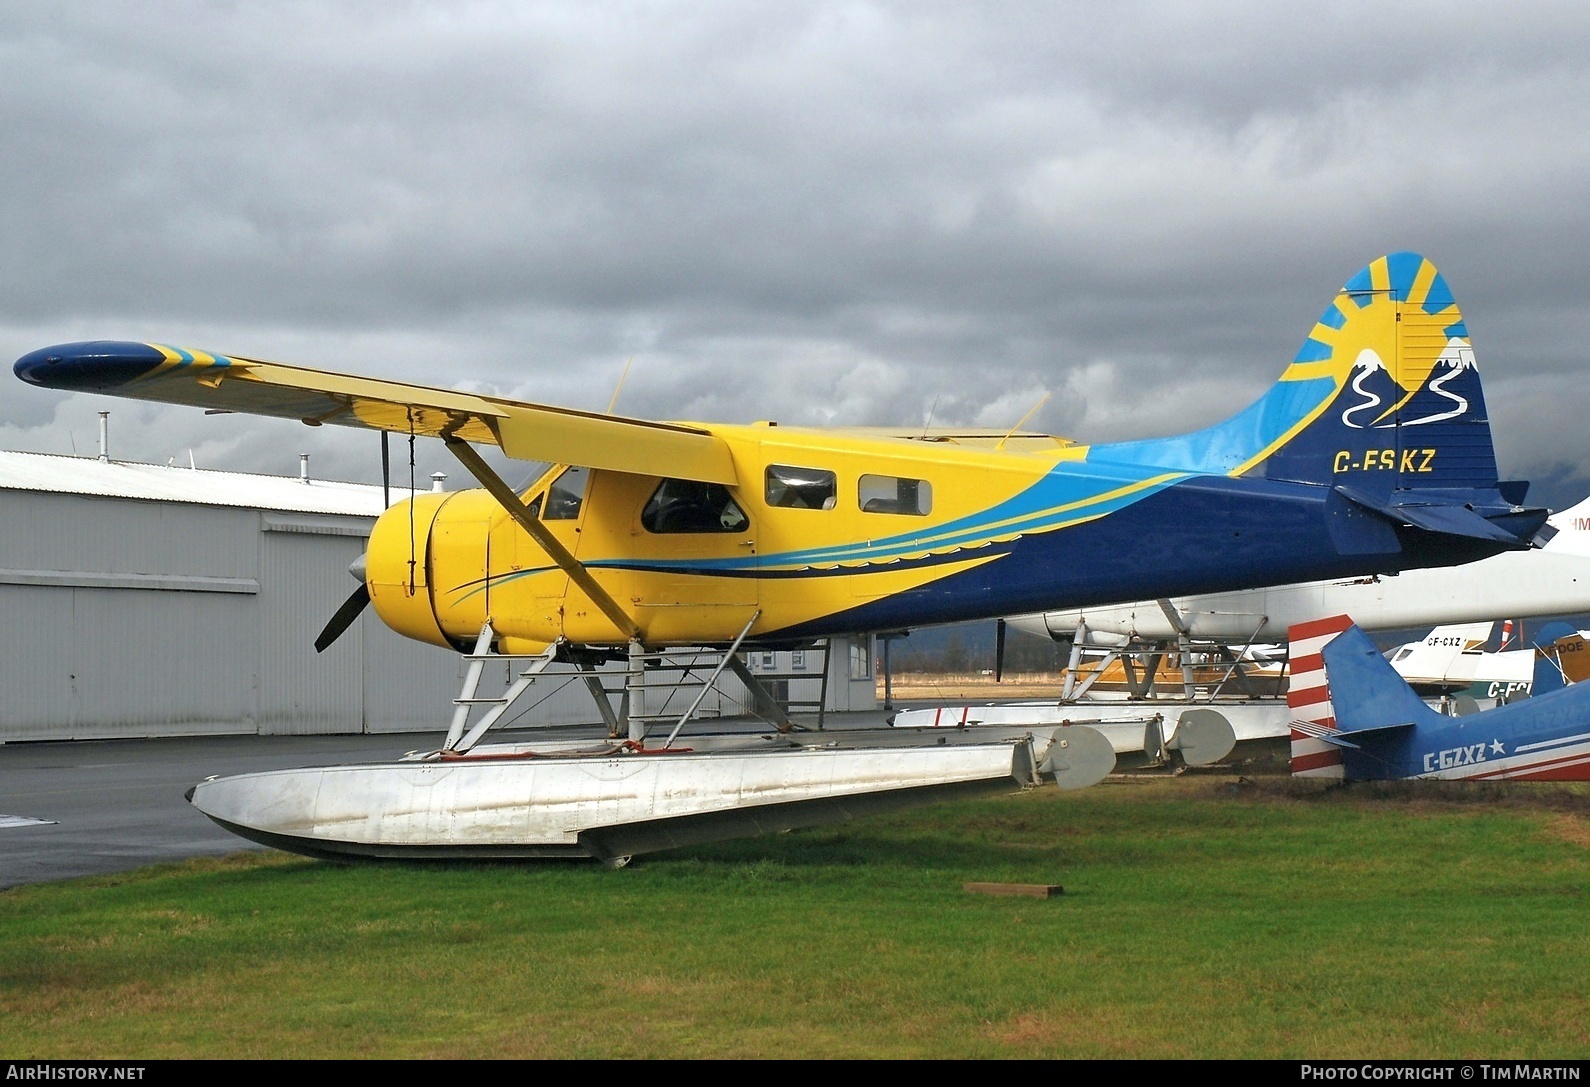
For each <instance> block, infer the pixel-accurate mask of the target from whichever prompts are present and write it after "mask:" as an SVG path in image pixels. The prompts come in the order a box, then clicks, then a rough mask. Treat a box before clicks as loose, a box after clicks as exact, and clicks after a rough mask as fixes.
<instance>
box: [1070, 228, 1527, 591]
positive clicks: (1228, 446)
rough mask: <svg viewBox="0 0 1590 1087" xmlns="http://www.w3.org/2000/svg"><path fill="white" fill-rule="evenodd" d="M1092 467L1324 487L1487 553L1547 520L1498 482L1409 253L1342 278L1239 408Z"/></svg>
mask: <svg viewBox="0 0 1590 1087" xmlns="http://www.w3.org/2000/svg"><path fill="white" fill-rule="evenodd" d="M1089 459H1090V460H1098V461H1114V462H1123V463H1132V464H1139V465H1154V466H1158V467H1163V468H1166V469H1170V470H1173V471H1183V472H1189V473H1198V474H1210V475H1215V474H1218V475H1229V476H1249V477H1254V476H1256V477H1260V478H1264V479H1270V480H1276V481H1281V482H1288V483H1304V484H1310V485H1314V486H1321V487H1328V488H1330V489H1331V490H1332V491H1334V492H1336V498H1337V499H1339V500H1340V505H1341V507H1342V508H1344V510H1346V511H1348V512H1345V513H1344V516H1346V517H1353V516H1363V512H1362V511H1371V512H1373V513H1374V514H1377V515H1379V516H1380V517H1383V518H1385V519H1386V520H1387V521H1389V522H1390V523H1391V524H1393V525H1399V526H1408V527H1410V528H1412V529H1416V530H1423V531H1425V532H1430V533H1435V534H1437V535H1441V536H1445V537H1456V538H1460V539H1462V540H1465V541H1476V540H1477V541H1484V543H1485V544H1486V545H1487V546H1488V548H1490V549H1494V548H1496V547H1497V546H1502V547H1515V548H1519V547H1527V546H1529V545H1530V543H1531V542H1532V541H1534V540H1535V537H1536V533H1537V532H1539V531H1540V529H1541V527H1542V526H1543V525H1544V524H1545V521H1546V515H1547V513H1548V512H1549V511H1547V510H1544V509H1524V508H1523V506H1522V502H1523V500H1524V494H1525V492H1526V491H1527V490H1528V484H1525V483H1517V482H1500V481H1499V480H1498V478H1497V472H1496V454H1495V450H1494V448H1493V447H1492V444H1491V425H1490V420H1489V418H1488V417H1487V416H1486V413H1485V394H1484V392H1483V390H1482V389H1481V388H1480V374H1479V370H1478V368H1476V366H1475V364H1474V349H1473V347H1472V345H1471V344H1470V342H1469V334H1468V328H1467V326H1466V325H1465V324H1464V323H1463V315H1462V314H1461V313H1460V312H1459V311H1458V307H1457V303H1456V302H1455V301H1454V300H1453V298H1452V291H1451V289H1450V288H1449V287H1448V286H1447V283H1446V280H1445V278H1443V277H1442V275H1441V273H1440V272H1438V271H1436V268H1435V265H1433V264H1431V263H1430V262H1429V261H1428V260H1425V259H1424V258H1423V257H1421V256H1419V255H1418V254H1417V253H1393V254H1391V255H1390V256H1385V257H1381V258H1380V259H1378V260H1375V261H1372V262H1371V263H1370V264H1369V265H1368V267H1366V268H1364V269H1363V270H1362V271H1361V272H1359V273H1358V274H1357V275H1355V276H1353V277H1352V278H1351V279H1349V280H1348V281H1347V283H1346V285H1345V286H1343V287H1342V289H1341V290H1340V291H1339V292H1338V293H1337V295H1336V297H1335V298H1334V299H1333V300H1332V301H1331V304H1330V305H1329V306H1328V307H1326V309H1325V312H1324V313H1323V314H1322V315H1321V316H1320V319H1319V320H1318V321H1317V322H1316V323H1315V325H1314V328H1313V330H1312V331H1311V332H1310V333H1309V335H1308V338H1307V339H1305V340H1304V341H1303V347H1302V349H1301V350H1300V351H1298V353H1297V357H1296V358H1295V359H1294V360H1293V361H1292V364H1291V365H1290V366H1288V367H1287V369H1286V371H1285V372H1284V373H1282V375H1281V379H1280V380H1279V381H1277V382H1276V383H1275V384H1274V385H1273V386H1271V387H1270V389H1269V391H1268V392H1266V393H1265V394H1264V396H1262V397H1261V398H1260V399H1259V400H1258V402H1257V403H1255V404H1253V405H1251V406H1250V407H1249V408H1248V409H1247V410H1245V411H1242V412H1239V413H1238V414H1237V415H1234V416H1232V417H1231V418H1230V419H1227V420H1226V421H1225V422H1223V423H1219V424H1216V425H1215V426H1212V427H1209V428H1207V429H1205V430H1200V431H1197V432H1195V433H1192V434H1187V435H1184V436H1182V437H1179V438H1165V439H1157V440H1153V441H1143V442H1122V443H1120V444H1117V445H1110V446H1102V447H1095V449H1094V451H1093V453H1092V454H1090V457H1089ZM1352 510H1357V511H1358V512H1357V513H1353V512H1351V511H1352ZM1382 523H1384V522H1382ZM1541 542H1543V541H1541ZM1481 553H1489V552H1488V551H1482V552H1481ZM1470 557H1474V556H1470ZM1452 561H1457V556H1455V555H1454V556H1453V557H1452Z"/></svg>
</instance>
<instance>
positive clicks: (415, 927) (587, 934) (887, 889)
mask: <svg viewBox="0 0 1590 1087" xmlns="http://www.w3.org/2000/svg"><path fill="white" fill-rule="evenodd" d="M1587 848H1590V793H1586V792H1585V791H1583V790H1582V789H1574V788H1568V787H1551V786H1536V787H1531V786H1509V787H1503V786H1489V787H1487V786H1480V787H1467V788H1454V787H1450V786H1441V785H1428V786H1421V785H1419V784H1417V783H1410V784H1406V785H1399V786H1387V787H1381V788H1378V789H1375V788H1366V787H1354V788H1352V789H1349V790H1332V791H1322V790H1320V789H1318V788H1309V787H1304V786H1298V785H1294V784H1292V783H1290V782H1289V781H1287V780H1285V779H1273V780H1272V779H1259V781H1258V783H1257V784H1247V783H1243V784H1237V783H1236V782H1235V780H1234V779H1231V778H1228V777H1214V776H1191V775H1189V776H1187V777H1182V778H1157V779H1136V780H1128V781H1125V782H1111V783H1107V784H1105V785H1103V786H1100V787H1098V788H1094V789H1090V790H1086V791H1083V792H1079V793H1060V792H1058V791H1056V790H1054V789H1052V788H1048V789H1041V790H1037V791H1034V792H1030V793H1026V794H1021V795H1016V796H1009V797H1002V798H997V799H992V800H986V801H976V802H968V803H961V804H954V805H946V806H942V807H937V808H931V809H924V810H922V811H918V812H912V813H907V814H904V815H899V816H894V817H890V818H884V819H878V820H873V821H868V822H863V823H856V824H851V825H849V826H846V827H844V828H842V829H828V830H818V831H810V832H801V833H795V834H788V835H782V836H779V837H775V838H769V839H761V840H757V841H748V842H735V843H729V844H726V845H722V846H715V847H708V848H699V849H693V850H688V851H682V852H678V853H671V854H661V855H657V856H652V857H647V858H642V859H641V860H638V861H637V862H636V863H635V864H634V865H632V866H631V867H630V868H627V869H624V870H621V871H608V870H606V869H603V868H601V867H599V866H597V865H595V864H575V863H546V862H541V863H527V864H522V865H518V864H515V865H477V864H466V865H402V864H363V865H354V866H341V865H333V864H326V863H322V862H317V861H309V860H303V859H299V858H296V857H290V856H286V855H283V854H278V853H267V854H251V855H240V856H237V857H234V858H229V859H226V860H221V861H194V862H191V863H188V864H184V865H178V866H165V867H161V868H154V869H148V870H145V871H143V872H139V873H134V874H131V875H127V876H122V877H114V878H98V879H86V880H75V881H71V882H66V883H59V884H51V885H44V886H36V887H25V888H19V889H15V890H11V891H7V892H4V893H0V936H3V939H0V1052H3V1053H4V1054H6V1055H7V1056H10V1057H16V1058H23V1057H27V1058H42V1057H71V1058H86V1057H107V1058H108V1057H177V1056H217V1057H220V1056H228V1057H231V1056H243V1057H274V1056H294V1057H317V1056H326V1057H330V1056H396V1057H403V1056H415V1057H418V1056H438V1057H576V1056H577V1057H609V1056H611V1057H680V1056H687V1057H688V1056H719V1057H738V1056H749V1057H775V1056H791V1057H799V1056H833V1057H852V1056H863V1057H946V1056H947V1057H1002V1056H1010V1057H1031V1056H1056V1057H1139V1056H1141V1057H1162V1056H1172V1057H1196V1056H1220V1057H1276V1056H1279V1057H1368V1056H1372V1057H1582V1056H1584V1054H1585V1053H1586V1051H1587V1049H1590V1026H1587V1025H1586V1024H1587V1020H1590V1015H1587V1012H1590V999H1587V995H1586V994H1587V984H1586V976H1587V971H1586V967H1587V965H1590V956H1587V955H1586V952H1585V950H1584V948H1585V941H1586V928H1587V924H1586V923H1587V921H1590V910H1587V909H1586V905H1587V900H1586V892H1587V889H1590V878H1587V870H1586V863H1585V862H1586V851H1587ZM974 880H978V881H982V880H994V881H1017V882H1029V883H1060V884H1064V886H1065V888H1066V894H1065V896H1064V897H1062V898H1056V899H1050V900H1037V899H1021V898H991V897H986V896H981V895H974V894H968V893H966V892H965V891H964V890H963V884H965V883H966V882H968V881H974Z"/></svg>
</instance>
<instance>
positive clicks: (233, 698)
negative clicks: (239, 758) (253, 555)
mask: <svg viewBox="0 0 1590 1087" xmlns="http://www.w3.org/2000/svg"><path fill="white" fill-rule="evenodd" d="M252 604H253V598H252V597H251V596H247V595H238V594H231V593H173V592H160V591H149V590H126V589H82V588H59V587H34V586H15V585H6V586H0V613H3V614H4V616H5V622H4V623H0V739H7V740H23V739H108V738H112V737H122V736H190V735H200V734H206V733H223V732H253V731H254V727H255V726H254V700H255V696H254V659H255V657H256V653H255V652H254V650H253V646H252V644H251V643H252V638H251V631H252V624H251V623H250V622H249V619H248V616H249V612H250V610H251V608H252Z"/></svg>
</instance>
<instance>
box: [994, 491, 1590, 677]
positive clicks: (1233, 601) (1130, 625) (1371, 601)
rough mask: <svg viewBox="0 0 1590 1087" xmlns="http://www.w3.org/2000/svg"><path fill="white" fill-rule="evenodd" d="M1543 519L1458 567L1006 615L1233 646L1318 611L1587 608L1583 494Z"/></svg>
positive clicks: (1397, 621) (1419, 622) (1402, 622)
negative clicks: (1517, 542)
mask: <svg viewBox="0 0 1590 1087" xmlns="http://www.w3.org/2000/svg"><path fill="white" fill-rule="evenodd" d="M1547 524H1548V525H1549V526H1550V527H1551V528H1553V529H1555V530H1556V535H1554V536H1553V537H1552V538H1551V540H1550V541H1549V542H1547V544H1546V545H1545V547H1543V548H1540V549H1539V550H1535V551H1529V552H1523V551H1517V552H1507V553H1504V554H1500V555H1495V556H1492V557H1491V558H1488V559H1482V560H1480V561H1478V562H1471V563H1468V564H1467V565H1465V566H1451V567H1443V568H1440V569H1429V570H1405V571H1403V572H1402V573H1401V574H1385V575H1371V576H1368V577H1354V578H1338V579H1335V580H1331V581H1310V582H1305V583H1302V584H1298V585H1280V586H1275V587H1273V588H1268V589H1250V590H1244V591H1241V592H1228V593H1210V594H1207V595H1201V596H1180V597H1170V598H1168V599H1163V600H1143V601H1139V602H1137V603H1135V604H1117V605H1106V606H1100V607H1090V608H1069V609H1066V610H1064V611H1051V612H1045V613H1043V614H1039V615H1022V616H1017V617H1015V618H1012V619H1008V620H1006V622H1007V623H1009V625H1010V626H1013V627H1016V628H1017V629H1019V630H1025V631H1027V632H1028V633H1031V634H1040V635H1044V636H1047V637H1051V638H1057V639H1069V638H1072V637H1073V636H1075V634H1076V633H1077V631H1078V630H1079V629H1082V630H1084V632H1085V635H1086V636H1087V638H1088V639H1089V640H1092V641H1094V642H1096V643H1102V642H1117V641H1119V640H1120V639H1128V638H1129V639H1137V640H1142V641H1150V642H1152V641H1165V642H1174V641H1176V640H1177V639H1178V638H1181V637H1188V638H1194V639H1198V640H1200V641H1217V642H1227V643H1234V644H1239V645H1240V644H1247V643H1251V642H1258V641H1264V642H1274V641H1277V640H1284V639H1285V637H1286V631H1287V628H1288V627H1290V626H1292V625H1293V624H1294V623H1304V622H1307V621H1309V620H1310V619H1314V618H1317V617H1318V616H1321V615H1342V614H1346V615H1351V616H1352V617H1353V619H1354V620H1355V622H1356V623H1357V624H1358V626H1359V627H1360V628H1361V629H1363V630H1397V629H1401V628H1403V627H1427V626H1436V625H1441V624H1452V623H1473V622H1482V621H1486V620H1491V619H1495V618H1496V617H1497V616H1502V615H1528V616H1538V617H1546V616H1560V615H1579V614H1583V613H1586V612H1590V499H1586V500H1585V501H1583V502H1580V503H1579V504H1578V505H1576V506H1573V507H1571V508H1570V509H1566V510H1563V511H1562V512H1560V513H1556V514H1553V515H1552V516H1551V518H1550V519H1549V520H1548V521H1547ZM1101 636H1102V637H1101Z"/></svg>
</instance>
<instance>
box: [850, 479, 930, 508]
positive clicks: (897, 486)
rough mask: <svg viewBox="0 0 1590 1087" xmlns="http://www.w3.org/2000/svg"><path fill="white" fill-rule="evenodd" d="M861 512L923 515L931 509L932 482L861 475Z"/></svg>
mask: <svg viewBox="0 0 1590 1087" xmlns="http://www.w3.org/2000/svg"><path fill="white" fill-rule="evenodd" d="M859 499H860V502H861V512H862V513H908V514H912V515H913V516H917V517H925V516H927V514H928V513H930V512H932V509H933V484H931V483H929V482H928V481H927V480H925V479H900V478H898V477H896V476H862V477H861V493H860V495H859Z"/></svg>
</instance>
